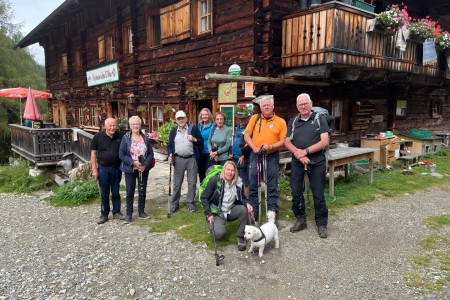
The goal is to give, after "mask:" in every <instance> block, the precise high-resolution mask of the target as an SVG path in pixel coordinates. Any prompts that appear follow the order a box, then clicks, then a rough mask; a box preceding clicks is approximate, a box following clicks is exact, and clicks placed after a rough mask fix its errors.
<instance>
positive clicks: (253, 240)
mask: <svg viewBox="0 0 450 300" xmlns="http://www.w3.org/2000/svg"><path fill="white" fill-rule="evenodd" d="M267 219H268V220H269V222H267V223H265V224H264V225H262V226H261V227H260V228H258V227H255V226H251V225H245V235H244V237H245V239H246V240H249V241H250V249H249V250H248V252H252V251H253V248H255V247H257V248H259V257H262V256H263V252H264V246H266V245H267V244H268V243H270V242H271V241H272V240H274V241H275V248H277V249H278V248H279V247H280V240H279V239H278V228H277V226H276V225H275V212H274V211H269V212H268V213H267Z"/></svg>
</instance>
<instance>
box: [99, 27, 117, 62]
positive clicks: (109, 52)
mask: <svg viewBox="0 0 450 300" xmlns="http://www.w3.org/2000/svg"><path fill="white" fill-rule="evenodd" d="M97 44H98V61H99V62H105V61H112V60H114V59H115V58H116V53H115V44H114V35H113V34H105V35H101V36H99V37H98V40H97Z"/></svg>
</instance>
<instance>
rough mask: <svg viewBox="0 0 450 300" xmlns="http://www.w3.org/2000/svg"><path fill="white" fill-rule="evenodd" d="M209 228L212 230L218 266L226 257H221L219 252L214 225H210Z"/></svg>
mask: <svg viewBox="0 0 450 300" xmlns="http://www.w3.org/2000/svg"><path fill="white" fill-rule="evenodd" d="M209 228H210V229H211V232H212V235H213V241H214V256H215V257H216V266H218V265H220V261H222V260H223V259H224V258H225V256H224V255H219V253H218V252H217V242H216V231H215V230H214V223H213V222H210V223H209Z"/></svg>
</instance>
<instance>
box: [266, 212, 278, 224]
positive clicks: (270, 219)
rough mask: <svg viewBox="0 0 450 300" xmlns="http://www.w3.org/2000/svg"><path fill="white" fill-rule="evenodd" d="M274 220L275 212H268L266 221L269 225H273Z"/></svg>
mask: <svg viewBox="0 0 450 300" xmlns="http://www.w3.org/2000/svg"><path fill="white" fill-rule="evenodd" d="M275 219H276V214H275V212H274V211H273V210H269V211H268V212H267V220H268V221H269V222H270V223H275Z"/></svg>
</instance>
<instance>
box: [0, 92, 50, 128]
mask: <svg viewBox="0 0 450 300" xmlns="http://www.w3.org/2000/svg"><path fill="white" fill-rule="evenodd" d="M29 90H30V91H31V94H32V95H33V97H34V98H51V97H52V94H51V93H47V92H42V91H38V90H32V89H30V88H28V89H27V88H23V87H17V88H9V89H2V90H0V97H5V98H19V99H20V107H19V115H20V125H22V98H25V97H27V96H28V92H29Z"/></svg>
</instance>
